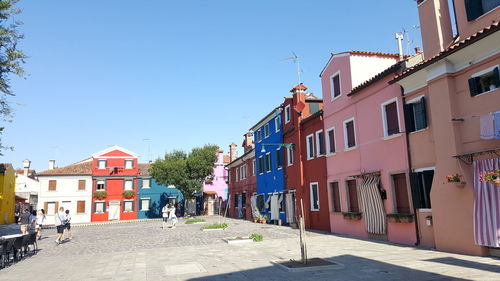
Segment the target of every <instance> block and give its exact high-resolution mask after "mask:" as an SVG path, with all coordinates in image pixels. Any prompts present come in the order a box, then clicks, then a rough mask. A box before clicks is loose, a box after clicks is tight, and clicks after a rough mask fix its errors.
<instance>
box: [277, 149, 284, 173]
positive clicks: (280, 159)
mask: <svg viewBox="0 0 500 281" xmlns="http://www.w3.org/2000/svg"><path fill="white" fill-rule="evenodd" d="M281 168H283V156H281V148H278V149H276V169H281Z"/></svg>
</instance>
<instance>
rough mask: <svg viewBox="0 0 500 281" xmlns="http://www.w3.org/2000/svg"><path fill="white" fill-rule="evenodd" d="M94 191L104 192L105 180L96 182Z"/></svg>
mask: <svg viewBox="0 0 500 281" xmlns="http://www.w3.org/2000/svg"><path fill="white" fill-rule="evenodd" d="M95 190H96V191H100V190H106V181H105V180H98V181H96V184H95Z"/></svg>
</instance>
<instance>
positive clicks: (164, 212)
mask: <svg viewBox="0 0 500 281" xmlns="http://www.w3.org/2000/svg"><path fill="white" fill-rule="evenodd" d="M168 211H169V207H168V204H165V206H163V208H162V209H161V213H162V217H163V223H162V225H161V228H165V226H166V225H167V222H168Z"/></svg>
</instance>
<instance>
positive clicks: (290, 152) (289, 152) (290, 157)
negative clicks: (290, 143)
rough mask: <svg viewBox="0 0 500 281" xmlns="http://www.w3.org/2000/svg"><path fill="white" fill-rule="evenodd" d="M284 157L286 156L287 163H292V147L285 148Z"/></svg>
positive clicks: (290, 164)
mask: <svg viewBox="0 0 500 281" xmlns="http://www.w3.org/2000/svg"><path fill="white" fill-rule="evenodd" d="M286 153H287V154H286V156H287V157H286V158H287V160H286V161H287V165H288V166H292V165H293V149H292V148H286Z"/></svg>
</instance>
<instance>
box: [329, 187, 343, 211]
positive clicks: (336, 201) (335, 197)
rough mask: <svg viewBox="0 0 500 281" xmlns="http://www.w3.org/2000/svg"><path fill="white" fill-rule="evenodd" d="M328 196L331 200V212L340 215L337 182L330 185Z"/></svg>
mask: <svg viewBox="0 0 500 281" xmlns="http://www.w3.org/2000/svg"><path fill="white" fill-rule="evenodd" d="M330 195H331V198H332V212H333V213H340V212H341V211H342V208H341V206H340V190H339V183H338V182H331V183H330Z"/></svg>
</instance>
